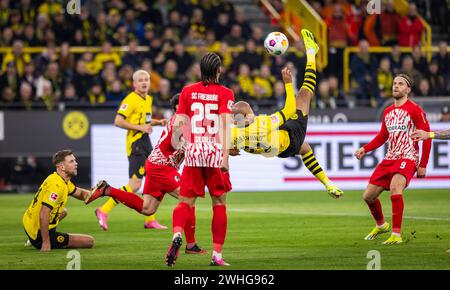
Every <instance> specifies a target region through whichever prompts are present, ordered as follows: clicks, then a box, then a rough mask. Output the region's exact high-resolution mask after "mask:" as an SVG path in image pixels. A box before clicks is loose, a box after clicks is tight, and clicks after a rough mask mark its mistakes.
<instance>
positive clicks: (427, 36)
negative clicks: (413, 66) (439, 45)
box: [393, 0, 432, 61]
mask: <svg viewBox="0 0 450 290" xmlns="http://www.w3.org/2000/svg"><path fill="white" fill-rule="evenodd" d="M393 2H394V7H395V11H397V13H399V14H400V15H402V16H404V15H406V14H407V13H408V6H409V3H408V1H407V0H399V1H393ZM419 19H420V21H422V24H423V26H424V27H425V33H422V39H421V40H422V46H423V48H424V51H425V52H427V59H428V61H431V56H432V54H431V50H430V48H431V44H432V33H431V26H430V25H429V24H428V22H427V21H426V20H425V19H423V17H422V16H420V15H419Z"/></svg>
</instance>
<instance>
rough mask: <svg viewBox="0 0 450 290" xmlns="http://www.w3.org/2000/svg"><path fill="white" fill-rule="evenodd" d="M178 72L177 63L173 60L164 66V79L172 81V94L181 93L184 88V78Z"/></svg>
mask: <svg viewBox="0 0 450 290" xmlns="http://www.w3.org/2000/svg"><path fill="white" fill-rule="evenodd" d="M177 71H178V65H177V63H176V62H175V61H173V60H168V61H167V62H166V64H165V66H164V71H163V72H162V77H163V78H166V79H168V80H169V81H170V86H171V88H172V90H171V92H181V88H182V87H183V83H184V78H183V76H181V75H179V74H178V73H177Z"/></svg>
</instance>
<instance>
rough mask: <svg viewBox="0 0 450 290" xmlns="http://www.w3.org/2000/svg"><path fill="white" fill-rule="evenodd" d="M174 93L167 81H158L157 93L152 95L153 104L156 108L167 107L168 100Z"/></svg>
mask: <svg viewBox="0 0 450 290" xmlns="http://www.w3.org/2000/svg"><path fill="white" fill-rule="evenodd" d="M176 93H178V92H175V91H173V90H171V89H170V81H169V80H168V79H161V80H160V81H159V92H158V93H156V94H155V95H154V99H153V103H154V104H155V105H157V106H168V105H169V101H170V98H172V96H173V95H174V94H176Z"/></svg>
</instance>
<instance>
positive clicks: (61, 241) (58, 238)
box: [56, 236, 64, 243]
mask: <svg viewBox="0 0 450 290" xmlns="http://www.w3.org/2000/svg"><path fill="white" fill-rule="evenodd" d="M56 240H57V241H58V243H63V242H64V236H58V237H57V238H56Z"/></svg>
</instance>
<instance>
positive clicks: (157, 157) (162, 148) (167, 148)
mask: <svg viewBox="0 0 450 290" xmlns="http://www.w3.org/2000/svg"><path fill="white" fill-rule="evenodd" d="M174 121H175V115H173V116H172V118H171V119H170V121H169V122H168V123H167V125H166V128H165V129H164V131H163V132H162V133H161V137H160V138H159V140H158V143H157V144H156V146H155V148H154V149H153V151H152V153H151V154H150V155H149V156H148V158H147V159H148V161H149V162H150V163H152V164H156V165H163V166H172V167H174V168H176V169H177V170H178V169H179V168H180V166H181V163H183V160H184V152H185V147H184V146H182V147H181V148H179V149H175V148H173V146H172V132H173V123H174Z"/></svg>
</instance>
